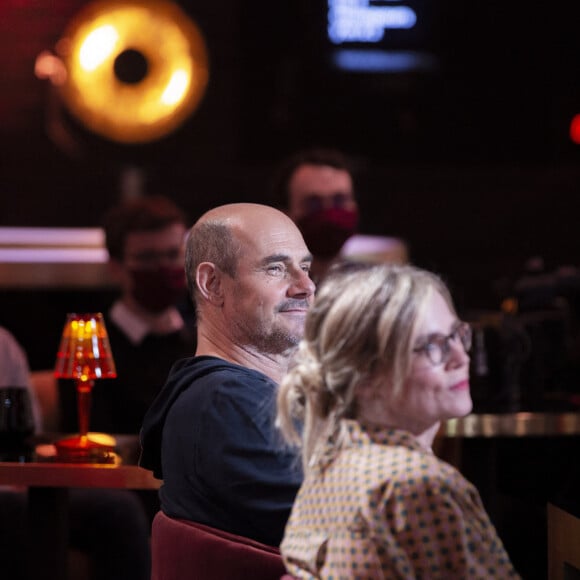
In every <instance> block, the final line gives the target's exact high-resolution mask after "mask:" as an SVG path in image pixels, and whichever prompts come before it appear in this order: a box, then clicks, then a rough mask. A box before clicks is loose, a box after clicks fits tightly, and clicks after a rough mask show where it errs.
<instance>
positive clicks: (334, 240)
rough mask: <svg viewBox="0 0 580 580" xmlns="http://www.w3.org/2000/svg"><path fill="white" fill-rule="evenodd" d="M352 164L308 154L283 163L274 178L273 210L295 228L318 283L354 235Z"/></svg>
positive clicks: (324, 153)
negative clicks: (309, 254) (279, 211)
mask: <svg viewBox="0 0 580 580" xmlns="http://www.w3.org/2000/svg"><path fill="white" fill-rule="evenodd" d="M353 172H354V170H353V166H352V164H351V162H350V160H349V159H348V158H347V157H346V156H345V155H344V154H342V153H341V152H339V151H336V150H334V149H309V150H304V151H300V152H298V153H296V154H295V155H293V156H292V157H290V158H288V159H287V160H285V161H284V162H283V163H282V164H281V166H280V168H279V170H278V173H277V175H276V178H275V182H274V195H275V197H276V202H277V205H278V206H279V207H280V208H282V209H284V210H285V211H286V213H287V214H288V216H289V217H290V218H291V219H292V220H293V221H294V222H295V223H296V225H297V226H298V228H299V229H300V231H301V232H302V235H303V237H304V241H305V242H306V245H307V246H308V248H309V249H310V251H311V252H312V254H313V256H314V261H313V263H312V269H311V274H312V277H313V279H314V280H320V279H321V278H322V277H323V276H324V274H325V272H326V270H327V269H328V267H329V266H330V264H331V263H332V262H333V260H335V259H336V257H337V256H338V255H339V252H340V250H341V248H342V246H343V244H344V243H345V242H346V240H348V239H349V238H350V237H351V236H352V235H353V234H354V233H355V232H356V229H357V225H358V217H359V215H358V204H357V200H356V197H355V191H354V183H353Z"/></svg>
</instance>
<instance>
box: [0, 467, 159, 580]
mask: <svg viewBox="0 0 580 580" xmlns="http://www.w3.org/2000/svg"><path fill="white" fill-rule="evenodd" d="M161 483H162V482H161V481H160V480H158V479H155V478H154V477H153V474H152V473H151V472H150V471H147V470H145V469H142V468H141V467H138V466H137V465H123V464H122V465H101V464H80V463H79V464H73V463H53V462H30V463H12V462H0V485H8V486H14V487H16V488H26V489H27V490H28V528H27V531H28V541H29V543H30V552H29V553H30V558H29V559H28V566H29V575H30V578H31V579H34V580H63V579H66V577H67V554H68V492H69V489H71V488H107V489H135V490H137V489H149V490H156V489H159V487H160V486H161Z"/></svg>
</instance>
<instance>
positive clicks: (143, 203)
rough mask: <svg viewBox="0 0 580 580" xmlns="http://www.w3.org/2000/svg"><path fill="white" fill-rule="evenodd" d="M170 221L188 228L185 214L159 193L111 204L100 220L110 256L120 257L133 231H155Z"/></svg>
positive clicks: (170, 223) (119, 258)
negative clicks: (112, 205) (113, 205)
mask: <svg viewBox="0 0 580 580" xmlns="http://www.w3.org/2000/svg"><path fill="white" fill-rule="evenodd" d="M172 224H183V225H184V226H186V227H187V218H186V215H185V213H184V212H183V211H182V210H181V209H180V208H179V207H177V205H175V204H174V203H173V201H171V200H170V199H169V198H167V197H164V196H161V195H150V196H146V197H138V198H135V199H130V200H128V201H125V202H122V203H120V204H119V205H116V206H115V207H112V208H111V209H110V210H109V211H108V212H107V213H106V214H105V217H104V220H103V228H104V230H105V241H106V245H107V250H108V252H109V256H110V257H111V258H113V259H115V260H123V258H124V256H123V252H124V249H125V241H126V239H127V236H128V235H129V234H131V233H134V232H155V231H159V230H162V229H164V228H166V227H167V226H170V225H172Z"/></svg>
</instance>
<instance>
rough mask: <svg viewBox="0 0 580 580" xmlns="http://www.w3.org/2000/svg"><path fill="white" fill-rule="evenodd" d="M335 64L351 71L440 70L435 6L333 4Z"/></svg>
mask: <svg viewBox="0 0 580 580" xmlns="http://www.w3.org/2000/svg"><path fill="white" fill-rule="evenodd" d="M326 5H327V14H326V38H327V41H328V45H329V47H330V54H331V61H332V64H333V65H334V66H335V67H336V68H338V69H340V70H345V71H351V72H356V71H360V72H387V73H388V72H413V71H421V70H435V69H436V68H437V58H436V56H435V53H434V50H433V43H434V39H435V37H436V32H437V24H436V21H435V18H434V16H433V14H432V6H433V1H432V0H431V1H428V0H427V1H420V0H406V1H404V0H327V1H326Z"/></svg>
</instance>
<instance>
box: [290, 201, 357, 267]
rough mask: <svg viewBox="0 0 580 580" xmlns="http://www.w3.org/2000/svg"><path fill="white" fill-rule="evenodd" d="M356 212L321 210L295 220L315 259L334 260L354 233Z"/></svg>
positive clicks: (335, 209) (341, 209)
mask: <svg viewBox="0 0 580 580" xmlns="http://www.w3.org/2000/svg"><path fill="white" fill-rule="evenodd" d="M357 224H358V212H357V211H356V210H350V209H344V208H340V207H339V208H331V209H322V210H319V211H316V212H313V213H310V214H308V215H306V216H303V217H301V218H299V219H298V220H296V225H297V226H298V228H299V229H300V231H301V232H302V236H303V237H304V241H305V242H306V246H307V247H308V249H309V250H310V251H311V252H312V254H313V255H314V256H315V257H320V258H334V256H336V255H337V254H338V253H339V252H340V249H341V248H342V246H343V244H344V242H346V240H348V238H350V237H351V236H352V235H353V234H354V233H355V232H356V227H357Z"/></svg>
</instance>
